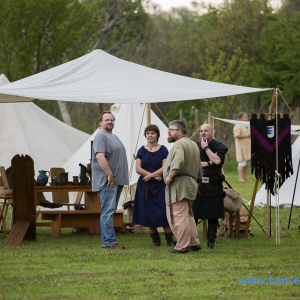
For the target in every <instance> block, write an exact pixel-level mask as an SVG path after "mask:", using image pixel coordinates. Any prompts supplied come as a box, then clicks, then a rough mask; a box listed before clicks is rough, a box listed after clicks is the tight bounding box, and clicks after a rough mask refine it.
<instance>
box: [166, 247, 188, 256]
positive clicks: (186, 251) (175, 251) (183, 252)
mask: <svg viewBox="0 0 300 300" xmlns="http://www.w3.org/2000/svg"><path fill="white" fill-rule="evenodd" d="M189 251H190V249H189V247H187V248H186V249H185V250H184V251H179V250H175V249H171V250H169V252H170V253H174V254H185V253H188V252H189Z"/></svg>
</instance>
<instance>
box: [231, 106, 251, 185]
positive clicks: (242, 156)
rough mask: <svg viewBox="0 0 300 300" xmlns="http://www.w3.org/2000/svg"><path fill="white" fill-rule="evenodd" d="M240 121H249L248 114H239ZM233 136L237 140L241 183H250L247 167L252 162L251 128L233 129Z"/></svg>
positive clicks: (240, 126) (236, 146)
mask: <svg viewBox="0 0 300 300" xmlns="http://www.w3.org/2000/svg"><path fill="white" fill-rule="evenodd" d="M239 120H240V121H248V116H247V113H245V112H241V113H240V114H239ZM233 135H234V138H235V150H236V161H237V162H238V173H239V181H248V179H247V166H249V164H250V160H251V138H250V137H251V134H250V128H247V127H245V126H242V125H235V126H234V127H233Z"/></svg>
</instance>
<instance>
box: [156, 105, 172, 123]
mask: <svg viewBox="0 0 300 300" xmlns="http://www.w3.org/2000/svg"><path fill="white" fill-rule="evenodd" d="M154 104H155V106H156V107H157V109H158V110H159V112H160V113H161V115H162V116H163V117H164V119H165V120H166V122H167V123H168V124H170V122H169V121H168V120H167V118H166V117H165V115H164V114H163V113H162V111H161V110H160V109H159V107H158V106H157V104H156V103H154Z"/></svg>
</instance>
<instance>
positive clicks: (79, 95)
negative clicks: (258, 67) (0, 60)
mask: <svg viewBox="0 0 300 300" xmlns="http://www.w3.org/2000/svg"><path fill="white" fill-rule="evenodd" d="M266 90H271V88H266V89H259V88H250V87H243V86H237V85H230V84H223V83H217V82H212V81H205V80H200V79H195V78H190V77H185V76H180V75H175V74H172V73H167V72H163V71H158V70H155V69H151V68H147V67H144V66H141V65H138V64H135V63H131V62H128V61H125V60H122V59H119V58H116V57H114V56H112V55H110V54H107V53H106V52H104V51H102V50H94V51H93V52H91V53H89V54H87V55H84V56H82V57H79V58H77V59H75V60H72V61H70V62H67V63H65V64H62V65H60V66H57V67H54V68H52V69H49V70H46V71H44V72H41V73H38V74H35V75H32V76H29V77H27V78H24V79H21V80H18V81H15V82H13V83H10V84H7V85H5V86H3V87H0V103H1V102H28V101H34V100H36V99H39V100H62V101H72V102H86V103H152V102H169V101H179V100H192V99H206V98H214V97H221V96H232V95H238V94H247V93H254V92H262V91H266Z"/></svg>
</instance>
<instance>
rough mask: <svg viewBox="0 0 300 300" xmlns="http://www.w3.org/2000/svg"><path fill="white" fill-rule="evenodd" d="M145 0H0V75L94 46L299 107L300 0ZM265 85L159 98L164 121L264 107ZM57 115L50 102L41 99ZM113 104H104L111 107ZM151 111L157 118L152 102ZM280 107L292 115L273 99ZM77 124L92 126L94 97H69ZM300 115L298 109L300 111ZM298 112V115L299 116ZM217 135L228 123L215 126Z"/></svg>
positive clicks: (227, 137)
mask: <svg viewBox="0 0 300 300" xmlns="http://www.w3.org/2000/svg"><path fill="white" fill-rule="evenodd" d="M147 5H148V7H149V5H151V2H150V0H136V1H133V0H85V1H78V0H60V1H58V0H47V1H46V0H19V1H13V0H2V1H0V36H1V39H0V73H4V74H5V75H6V76H7V77H8V78H9V80H11V81H14V80H18V79H20V78H23V77H26V76H29V75H32V74H35V73H37V72H40V71H43V70H46V69H49V68H51V67H54V66H56V65H59V64H61V63H63V62H66V61H69V60H72V59H74V58H77V57H79V56H81V55H83V54H86V53H88V52H90V51H92V50H94V49H97V48H100V49H103V50H104V51H106V52H108V53H110V54H112V55H116V56H117V57H119V58H122V59H126V60H129V61H132V62H136V63H140V64H143V65H145V66H149V67H152V68H155V69H159V70H163V71H167V72H172V73H176V74H180V75H184V76H190V77H195V78H199V79H203V80H211V81H216V82H224V83H229V84H237V85H245V86H251V87H279V88H280V90H281V91H282V92H283V95H284V97H285V99H286V101H287V103H288V105H289V106H290V107H291V110H292V111H293V112H294V113H295V117H294V116H291V117H292V123H294V124H299V121H297V120H296V115H297V113H296V112H297V106H298V105H299V104H298V103H299V97H300V75H299V67H300V54H299V51H298V49H299V46H300V33H299V32H300V11H299V9H300V1H299V0H292V1H289V2H285V3H284V4H283V5H282V6H281V7H280V8H279V9H277V10H274V9H273V8H272V7H271V5H270V4H269V3H268V1H265V0H252V1H250V0H233V1H228V0H224V1H223V2H222V3H221V4H220V5H219V6H211V5H210V6H209V7H206V8H205V9H203V7H202V6H201V5H200V4H198V5H197V4H196V3H195V4H194V8H193V9H188V8H185V7H182V8H176V9H172V10H171V11H169V12H165V11H161V10H160V9H159V7H157V6H154V7H153V9H151V10H149V9H148V10H147V11H146V10H145V8H146V7H147ZM271 96H272V94H271V92H265V93H257V94H251V95H240V96H235V97H225V98H218V99H206V100H196V99H195V100H193V101H185V102H173V103H160V104H158V107H159V109H160V110H161V111H162V113H163V114H164V115H166V118H167V119H168V120H171V119H178V118H179V110H182V111H183V118H184V120H185V121H186V122H187V123H188V126H189V132H190V134H192V133H193V132H194V131H195V109H196V108H197V109H198V118H199V126H200V125H201V123H203V122H204V121H205V120H206V119H207V114H208V112H211V114H212V115H213V116H216V117H221V118H233V117H235V116H237V115H238V113H239V112H240V111H241V110H244V111H246V112H247V113H265V112H267V111H268V105H269V103H270V100H271ZM37 104H38V105H40V106H41V107H42V108H44V109H45V110H46V111H48V112H49V113H51V114H52V115H54V116H55V117H57V118H60V119H61V118H62V116H61V111H60V107H59V106H58V105H57V102H56V101H47V102H39V103H37ZM109 106H110V104H105V105H104V108H105V109H108V108H109ZM152 107H153V110H154V111H155V112H156V113H157V114H158V115H159V116H160V117H161V118H162V119H163V117H162V115H161V114H160V112H159V111H158V109H157V107H156V106H155V105H153V106H152ZM279 107H280V112H284V113H288V112H290V111H289V109H288V108H287V106H286V105H285V104H284V103H283V102H280V103H279ZM67 108H68V112H69V114H70V117H71V120H72V123H73V126H74V127H76V128H78V129H80V130H83V131H86V132H88V133H92V132H93V131H94V130H95V128H96V127H97V119H98V107H97V105H95V104H84V105H81V104H78V103H67ZM298 114H299V113H298ZM298 118H299V116H298ZM215 126H216V131H217V132H218V136H219V138H220V139H222V140H223V142H227V143H231V142H232V134H231V130H232V127H231V126H228V125H225V126H224V124H219V122H218V123H216V124H215Z"/></svg>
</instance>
